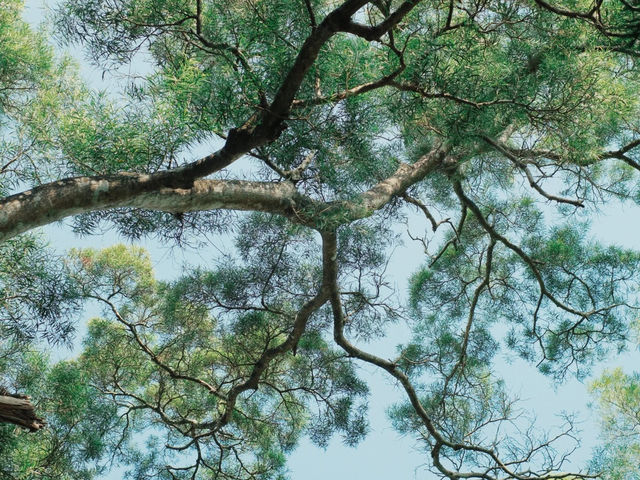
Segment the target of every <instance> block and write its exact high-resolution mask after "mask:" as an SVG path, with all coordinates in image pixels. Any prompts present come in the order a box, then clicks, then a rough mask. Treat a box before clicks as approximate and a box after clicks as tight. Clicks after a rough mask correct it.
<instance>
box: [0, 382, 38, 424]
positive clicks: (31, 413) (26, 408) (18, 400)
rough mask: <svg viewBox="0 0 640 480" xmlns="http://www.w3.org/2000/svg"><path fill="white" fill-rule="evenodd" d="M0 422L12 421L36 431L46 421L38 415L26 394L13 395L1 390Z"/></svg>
mask: <svg viewBox="0 0 640 480" xmlns="http://www.w3.org/2000/svg"><path fill="white" fill-rule="evenodd" d="M0 422H2V423H12V424H14V425H18V426H20V427H23V428H26V429H28V430H29V431H31V432H36V431H38V430H40V429H41V428H43V427H45V425H46V422H45V421H44V420H43V419H42V418H40V417H38V416H36V413H35V409H34V407H33V405H32V403H31V401H30V400H29V397H27V396H26V395H11V394H9V393H7V392H6V391H0Z"/></svg>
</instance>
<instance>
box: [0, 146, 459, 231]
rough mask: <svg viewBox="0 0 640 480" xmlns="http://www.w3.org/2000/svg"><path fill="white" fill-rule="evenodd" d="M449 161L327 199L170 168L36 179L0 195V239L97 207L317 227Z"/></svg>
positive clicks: (432, 158) (347, 218) (433, 159)
mask: <svg viewBox="0 0 640 480" xmlns="http://www.w3.org/2000/svg"><path fill="white" fill-rule="evenodd" d="M451 162H454V160H452V159H447V158H446V155H445V152H444V150H443V149H442V148H440V147H437V148H435V149H433V150H432V151H431V152H429V153H428V154H426V155H424V156H423V157H422V158H420V160H418V161H417V162H416V163H414V164H411V165H409V164H405V163H403V164H401V165H400V166H399V167H398V169H397V170H396V172H395V173H394V174H393V175H391V176H390V177H389V178H387V179H385V180H383V181H381V182H379V183H378V184H377V185H375V186H374V187H372V188H371V189H370V190H368V191H366V192H364V193H363V194H361V195H360V196H358V197H356V198H353V199H350V200H344V201H337V202H332V203H322V202H315V201H313V200H311V199H309V198H307V197H305V196H303V195H302V194H300V193H299V192H298V191H297V190H296V188H295V186H294V185H293V183H292V182H281V183H271V182H249V181H239V180H196V181H194V182H193V183H192V185H191V186H190V188H183V187H181V186H180V185H175V183H174V182H175V177H174V176H173V175H174V174H176V175H177V178H180V176H179V175H180V174H179V172H177V173H176V171H173V172H162V173H158V174H151V175H144V174H135V173H120V174H116V175H106V176H96V177H76V178H67V179H64V180H60V181H57V182H52V183H48V184H46V185H41V186H39V187H36V188H34V189H32V190H28V191H26V192H23V193H19V194H16V195H12V196H10V197H7V198H5V199H3V200H1V201H0V241H5V240H7V239H9V238H11V237H14V236H16V235H18V234H20V233H23V232H26V231H27V230H30V229H32V228H35V227H38V226H42V225H46V224H49V223H52V222H55V221H58V220H62V219H64V218H66V217H69V216H71V215H78V214H81V213H87V212H92V211H97V210H107V209H112V208H119V207H134V208H143V209H147V210H160V211H166V212H190V211H201V210H215V209H226V210H244V211H261V212H269V213H274V214H279V215H284V216H287V217H290V218H292V219H293V220H294V221H296V222H297V223H302V224H306V225H310V226H314V227H318V228H324V227H326V226H327V225H326V224H327V223H328V224H336V225H339V224H344V223H349V222H352V221H354V220H358V219H361V218H365V217H368V216H370V215H371V214H372V213H373V212H374V211H376V210H378V209H380V208H382V207H383V206H384V205H386V204H387V203H388V202H389V201H390V200H391V199H392V198H393V197H394V196H396V195H400V194H402V193H403V192H404V191H405V190H406V189H407V188H408V187H410V186H411V185H413V184H415V183H416V182H418V181H420V180H422V179H423V178H424V177H426V176H427V175H428V174H429V173H431V172H433V171H435V170H436V169H438V168H442V167H446V166H447V165H448V164H449V163H451Z"/></svg>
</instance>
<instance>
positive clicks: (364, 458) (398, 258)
mask: <svg viewBox="0 0 640 480" xmlns="http://www.w3.org/2000/svg"><path fill="white" fill-rule="evenodd" d="M26 4H27V8H26V10H25V18H26V19H27V20H28V21H29V22H31V23H32V24H37V23H39V22H40V20H41V19H42V18H43V15H42V4H43V2H42V1H40V0H29V1H27V2H26ZM71 53H72V55H73V56H74V57H75V58H77V59H78V60H79V62H80V63H81V71H82V75H83V76H84V77H85V79H86V80H87V81H88V82H89V83H91V84H92V85H94V86H97V87H98V88H106V87H108V86H109V84H110V82H112V81H113V79H112V78H111V77H110V75H109V74H107V75H106V76H105V77H104V79H103V77H102V74H101V72H96V71H94V70H92V69H91V68H90V67H89V66H88V65H87V64H86V62H82V58H83V57H82V54H81V53H79V52H71ZM135 68H140V69H144V67H143V66H135ZM206 153H208V152H206ZM197 154H198V152H194V155H197ZM639 218H640V209H638V208H637V207H634V208H622V207H620V206H612V207H609V208H607V209H606V211H604V212H603V213H601V214H599V215H597V216H594V217H593V234H594V235H595V236H596V237H598V238H600V239H601V240H603V241H605V242H608V243H616V244H619V245H623V246H627V247H633V248H638V247H640V245H639V239H640V222H639V221H638V219H639ZM420 222H422V220H421V219H419V218H416V219H415V224H416V225H418V224H420ZM415 228H416V230H417V229H418V227H415ZM45 232H46V234H47V235H48V236H49V238H50V239H51V241H52V243H53V245H54V246H55V247H56V248H57V249H59V250H60V251H63V250H64V249H66V248H68V247H69V246H76V247H82V246H91V247H102V246H107V245H110V244H113V243H115V242H118V241H122V240H120V239H118V238H117V236H115V235H111V234H110V235H107V236H104V237H88V238H76V237H75V236H74V235H73V234H72V233H71V232H70V230H69V228H68V227H66V226H64V225H60V224H57V225H53V226H49V227H47V228H46V229H45ZM143 245H144V246H145V247H147V248H148V249H149V251H150V253H151V256H152V259H153V262H154V265H155V268H156V273H157V275H158V277H159V278H162V279H171V278H174V277H175V276H176V273H177V272H180V270H181V269H182V265H183V264H184V263H189V264H192V265H193V264H203V263H204V264H206V263H208V262H210V261H211V260H212V259H214V258H215V257H216V256H217V255H219V251H218V250H217V249H215V248H212V247H208V248H205V249H203V250H199V251H187V252H182V251H179V250H178V249H173V250H170V249H167V248H165V247H163V246H161V245H159V244H158V243H157V242H152V241H145V242H143ZM421 259H422V247H421V246H419V245H417V244H415V243H408V244H407V245H406V248H404V249H401V250H397V251H396V253H395V255H394V261H393V262H392V264H391V268H390V273H391V274H392V276H393V278H394V279H395V282H396V283H397V285H398V294H399V295H404V292H406V278H407V277H408V275H409V274H410V273H411V272H412V271H413V270H415V268H416V267H417V266H418V263H417V262H420V261H421ZM90 314H91V312H87V314H86V316H89V315H90ZM84 320H86V318H85V319H84ZM82 331H83V328H82V327H80V328H79V333H81V332H82ZM406 338H408V334H407V331H406V329H403V328H402V327H393V331H392V332H391V334H390V340H388V341H387V343H386V344H385V345H384V346H382V345H377V344H376V345H375V348H376V353H378V354H380V352H381V351H382V352H386V353H388V356H392V354H393V349H394V347H395V345H396V344H398V343H400V342H401V341H403V340H404V339H406ZM369 348H374V347H369ZM638 359H639V356H638V354H637V353H636V354H633V353H629V354H625V355H622V356H620V357H617V358H615V359H613V360H612V361H611V362H609V365H623V366H624V367H625V369H627V370H630V369H631V368H632V367H634V366H635V367H636V368H637V366H638V365H639V362H638ZM499 368H500V370H501V371H502V372H503V374H504V376H505V378H506V380H507V384H508V385H509V389H510V390H511V391H512V392H515V393H516V394H518V395H519V396H520V397H521V398H522V399H523V406H524V407H525V408H527V409H530V410H532V411H535V412H536V415H537V416H538V418H539V423H540V425H541V426H542V427H551V426H552V425H554V424H557V423H558V422H557V419H556V418H555V415H557V414H558V413H560V412H561V411H562V410H567V411H580V412H581V417H580V418H581V420H582V421H583V422H584V423H583V424H582V425H581V428H582V430H583V435H582V439H583V447H582V448H581V450H580V451H579V452H577V453H576V454H575V455H574V458H575V460H576V462H584V461H585V460H586V459H588V458H589V457H590V450H591V448H592V447H593V446H594V444H595V442H596V440H597V435H598V432H597V425H596V424H595V423H594V418H593V415H592V414H591V413H590V412H589V411H588V409H587V406H586V404H587V401H588V398H587V395H586V388H585V386H584V385H583V384H581V383H580V382H577V381H575V380H572V381H568V382H567V383H566V384H564V385H562V386H559V387H557V388H555V389H554V388H552V386H551V383H550V381H549V380H548V379H546V378H544V377H542V376H541V375H539V374H538V373H537V371H536V370H535V369H534V368H532V367H531V366H530V365H528V364H526V363H525V362H523V361H521V360H518V359H510V360H509V361H507V360H506V359H503V361H501V362H500V364H499ZM601 370H602V367H600V368H598V369H597V370H596V372H595V373H598V372H600V371H601ZM363 374H364V376H366V377H367V381H368V382H369V384H370V386H371V397H370V408H371V432H370V434H369V436H368V437H367V439H366V440H365V441H363V442H362V443H361V444H360V445H359V446H358V447H357V448H355V449H354V448H347V447H344V446H343V445H342V444H341V442H340V441H339V439H336V440H334V441H333V442H331V444H330V445H329V447H328V448H327V449H326V450H325V451H323V450H321V449H318V448H316V447H314V446H311V445H310V444H309V442H307V441H303V442H302V444H301V446H300V447H299V448H298V449H297V450H296V452H295V453H294V454H293V455H292V456H291V457H290V460H289V468H290V471H291V477H292V479H294V480H297V479H299V480H302V479H304V480H327V479H338V480H342V479H344V480H347V479H349V480H360V479H362V480H365V479H366V480H378V479H379V480H383V479H384V480H387V479H403V480H412V479H414V478H415V479H424V480H429V479H432V478H434V477H433V475H431V474H430V473H428V472H427V471H426V470H425V468H424V467H423V466H422V465H423V464H424V463H425V462H427V463H428V462H429V460H430V458H428V456H426V455H424V454H421V453H419V452H418V451H416V449H415V448H414V446H415V443H414V439H413V438H411V437H410V436H407V437H401V436H399V435H398V434H397V433H396V432H395V431H393V430H392V428H391V426H390V424H389V422H388V421H387V420H386V415H385V410H386V409H387V408H388V407H389V406H390V405H391V404H393V403H394V402H397V401H400V400H402V394H401V392H400V391H399V389H397V388H395V387H394V384H393V382H392V381H391V380H390V379H389V377H388V376H387V375H385V374H384V373H383V372H380V371H378V370H375V369H373V368H371V367H366V366H365V367H364V368H363ZM578 466H579V463H578ZM119 478H121V476H120V474H119V473H118V472H114V473H112V474H111V475H109V476H107V477H105V480H107V479H108V480H115V479H119Z"/></svg>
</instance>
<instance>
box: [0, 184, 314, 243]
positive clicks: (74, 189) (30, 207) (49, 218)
mask: <svg viewBox="0 0 640 480" xmlns="http://www.w3.org/2000/svg"><path fill="white" fill-rule="evenodd" d="M158 176H159V177H160V178H159V179H158V178H157V177H158ZM158 176H154V175H140V174H127V173H122V174H118V175H111V176H100V177H77V178H68V179H65V180H60V181H58V182H53V183H50V184H46V185H42V186H40V187H36V188H34V189H33V190H29V191H26V192H23V193H20V194H17V195H13V196H11V197H8V198H5V199H3V200H2V201H0V241H4V240H6V239H8V238H11V237H13V236H15V235H18V234H20V233H22V232H25V231H27V230H30V229H32V228H35V227H38V226H41V225H45V224H48V223H52V222H55V221H57V220H62V219H63V218H65V217H68V216H70V215H77V214H80V213H86V212H91V211H96V210H105V209H111V208H118V207H136V208H144V209H149V210H161V211H166V212H189V211H196V210H214V209H219V208H224V209H234V210H252V211H263V212H271V213H278V214H282V215H287V216H293V215H294V211H295V208H296V205H297V204H298V203H300V204H303V202H304V197H303V196H302V195H300V194H298V193H297V192H296V190H295V187H294V186H293V185H292V184H291V183H290V182H282V183H267V182H264V183H262V182H243V181H234V180H196V181H195V182H194V183H193V186H192V187H191V188H179V187H178V188H172V187H169V186H166V183H167V182H166V181H164V178H162V177H163V176H162V175H158ZM299 208H301V206H300V207H299Z"/></svg>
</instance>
